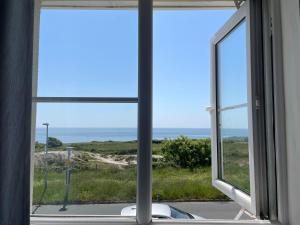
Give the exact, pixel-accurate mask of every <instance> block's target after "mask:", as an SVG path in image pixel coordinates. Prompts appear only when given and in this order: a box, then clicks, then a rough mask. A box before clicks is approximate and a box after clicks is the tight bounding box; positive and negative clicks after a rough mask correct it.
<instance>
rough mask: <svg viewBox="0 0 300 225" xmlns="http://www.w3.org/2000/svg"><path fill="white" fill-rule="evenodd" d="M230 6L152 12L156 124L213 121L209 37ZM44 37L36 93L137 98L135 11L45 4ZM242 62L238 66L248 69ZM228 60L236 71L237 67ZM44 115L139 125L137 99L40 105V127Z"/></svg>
mask: <svg viewBox="0 0 300 225" xmlns="http://www.w3.org/2000/svg"><path fill="white" fill-rule="evenodd" d="M233 12H234V11H232V10H222V11H221V10H197V11H196V10H195V11H193V10H183V11H172V10H167V11H164V10H159V11H155V12H154V15H153V127H157V128H209V127H210V116H209V113H208V112H207V111H206V107H207V106H209V105H210V40H211V38H212V37H213V36H214V34H215V33H216V32H217V31H218V30H219V29H220V28H221V27H222V25H223V24H224V23H225V22H226V21H227V20H228V19H229V18H230V16H231V15H232V14H233ZM237 30H238V31H239V30H240V29H237ZM237 33H238V32H237ZM238 37H239V34H237V35H236V37H235V38H234V37H233V38H231V40H229V41H227V42H229V44H227V47H226V39H225V40H224V46H225V47H224V48H225V49H226V48H227V49H230V43H231V45H232V43H239V41H237V40H238V39H239V38H238ZM39 41H40V43H39V71H38V96H56V97H57V96H68V97H71V96H85V97H86V96H89V97H137V90H138V86H137V85H138V14H137V11H136V10H53V9H51V10H50V9H43V10H42V12H41V22H40V40H39ZM241 44H243V43H242V42H241ZM242 54H243V53H242ZM230 57H231V58H232V56H229V59H230ZM236 58H237V59H238V58H240V57H236ZM233 59H234V58H233ZM236 63H237V62H236ZM239 64H241V65H242V66H238V67H237V68H236V71H237V72H239V71H241V70H243V69H245V68H244V66H243V63H242V62H239ZM228 65H229V71H227V73H231V72H232V71H231V70H230V68H233V66H235V65H233V64H232V65H230V63H229V64H228ZM225 71H226V70H225ZM224 73H225V75H226V72H224ZM241 82H244V81H241ZM239 87H243V86H242V85H241V86H239V85H236V93H238V91H240V89H239ZM236 93H235V92H231V95H237V94H236ZM241 99H242V98H241ZM241 103H243V102H241ZM237 114H240V112H238V110H237V112H236V113H232V115H237ZM45 121H47V122H49V123H50V124H51V127H136V126H137V105H136V104H74V103H73V104H70V103H69V104H67V103H64V104H58V103H39V104H38V108H37V127H41V126H42V123H43V122H45ZM243 121H244V120H242V119H241V120H240V122H236V124H235V127H237V128H240V127H244V124H243V123H244V122H243Z"/></svg>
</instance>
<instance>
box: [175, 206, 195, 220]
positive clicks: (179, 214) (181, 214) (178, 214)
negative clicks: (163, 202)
mask: <svg viewBox="0 0 300 225" xmlns="http://www.w3.org/2000/svg"><path fill="white" fill-rule="evenodd" d="M170 208H171V217H172V218H174V219H193V216H192V215H190V214H188V213H186V212H183V211H181V210H179V209H176V208H174V207H172V206H170Z"/></svg>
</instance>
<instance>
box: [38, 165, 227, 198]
mask: <svg viewBox="0 0 300 225" xmlns="http://www.w3.org/2000/svg"><path fill="white" fill-rule="evenodd" d="M210 173H211V172H210V167H205V168H201V169H196V170H193V171H192V170H189V169H180V168H174V167H165V168H154V169H153V199H154V200H157V196H158V195H159V200H196V199H198V200H215V199H225V196H224V195H223V194H222V193H220V192H219V191H217V190H216V189H215V188H213V187H212V186H211V175H210ZM71 179H72V180H71V191H70V195H69V200H70V202H74V203H79V202H80V203H83V202H89V203H92V202H93V203H96V202H134V201H135V197H136V169H135V167H134V166H130V167H128V168H125V169H120V168H118V167H116V166H109V165H106V164H102V165H101V166H100V167H99V169H98V170H95V169H94V170H91V169H89V170H74V171H73V173H72V178H71ZM43 190H44V173H43V170H40V169H36V170H35V176H34V191H33V202H34V204H37V203H42V204H57V203H62V202H63V199H64V193H65V172H63V171H62V172H59V171H56V172H55V171H51V172H49V173H48V188H47V190H46V192H45V195H44V196H43V198H42V199H41V196H42V193H43Z"/></svg>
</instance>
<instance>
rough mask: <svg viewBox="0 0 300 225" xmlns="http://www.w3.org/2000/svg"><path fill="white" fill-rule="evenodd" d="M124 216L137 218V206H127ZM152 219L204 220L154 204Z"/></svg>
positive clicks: (166, 206) (169, 207) (122, 212)
mask: <svg viewBox="0 0 300 225" xmlns="http://www.w3.org/2000/svg"><path fill="white" fill-rule="evenodd" d="M121 215H122V216H136V205H132V206H127V207H125V208H123V209H122V211H121ZM152 217H153V218H156V219H194V220H203V219H204V218H203V217H201V216H197V215H194V214H191V213H187V212H184V211H182V210H180V209H177V208H175V207H172V206H169V205H166V204H157V203H154V204H152Z"/></svg>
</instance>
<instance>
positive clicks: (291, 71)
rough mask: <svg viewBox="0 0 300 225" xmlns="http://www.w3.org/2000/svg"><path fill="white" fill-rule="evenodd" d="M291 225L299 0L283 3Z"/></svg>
mask: <svg viewBox="0 0 300 225" xmlns="http://www.w3.org/2000/svg"><path fill="white" fill-rule="evenodd" d="M281 14H282V31H283V58H284V87H285V101H286V104H285V106H286V119H287V121H286V131H287V151H288V155H287V158H288V186H289V188H288V190H289V193H288V194H289V218H290V224H291V225H294V224H300V12H299V0H281Z"/></svg>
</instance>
